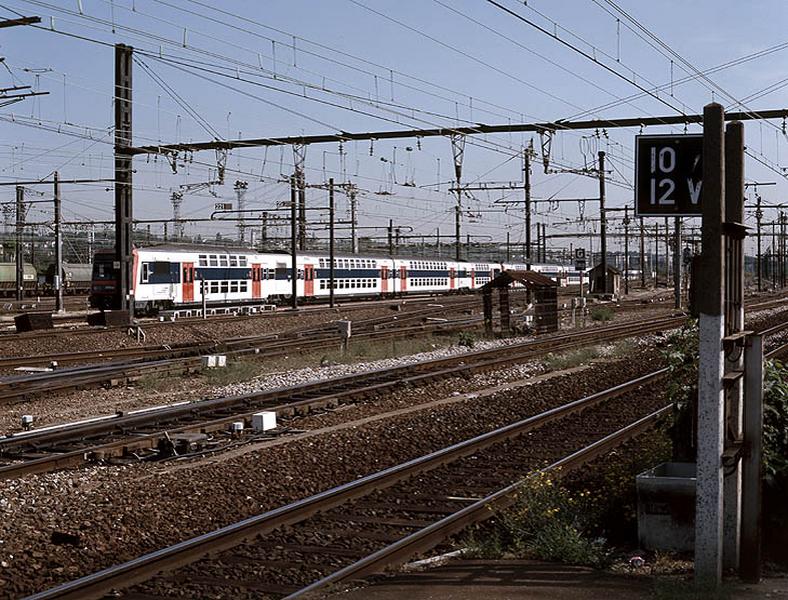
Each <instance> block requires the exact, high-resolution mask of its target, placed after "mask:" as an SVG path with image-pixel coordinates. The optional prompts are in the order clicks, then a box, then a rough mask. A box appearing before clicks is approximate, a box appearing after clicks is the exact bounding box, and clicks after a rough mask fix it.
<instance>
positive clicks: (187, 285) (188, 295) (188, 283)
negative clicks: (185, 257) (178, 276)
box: [183, 263, 194, 302]
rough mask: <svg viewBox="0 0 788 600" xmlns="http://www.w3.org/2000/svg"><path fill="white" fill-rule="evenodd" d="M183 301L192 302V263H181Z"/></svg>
mask: <svg viewBox="0 0 788 600" xmlns="http://www.w3.org/2000/svg"><path fill="white" fill-rule="evenodd" d="M183 301H184V302H194V263H183Z"/></svg>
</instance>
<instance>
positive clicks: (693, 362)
mask: <svg viewBox="0 0 788 600" xmlns="http://www.w3.org/2000/svg"><path fill="white" fill-rule="evenodd" d="M662 353H663V356H664V358H665V360H666V361H667V363H668V376H667V396H668V400H670V401H671V402H672V403H673V418H672V421H673V424H672V426H671V438H672V439H673V458H674V460H678V461H689V462H694V461H695V448H694V446H693V439H694V436H693V423H694V419H695V412H696V410H695V406H696V403H697V398H698V323H697V321H691V322H689V323H688V324H687V325H685V326H684V327H682V328H681V329H679V330H677V331H674V332H672V333H671V334H670V335H669V336H668V338H667V340H666V343H665V348H664V349H663V352H662Z"/></svg>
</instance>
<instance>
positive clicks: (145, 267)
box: [140, 263, 150, 283]
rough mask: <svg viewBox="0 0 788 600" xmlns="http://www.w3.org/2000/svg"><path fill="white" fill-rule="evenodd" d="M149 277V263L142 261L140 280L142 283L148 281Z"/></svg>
mask: <svg viewBox="0 0 788 600" xmlns="http://www.w3.org/2000/svg"><path fill="white" fill-rule="evenodd" d="M149 279H150V263H142V278H141V279H140V281H141V282H142V283H148V280H149Z"/></svg>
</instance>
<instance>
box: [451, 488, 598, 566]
mask: <svg viewBox="0 0 788 600" xmlns="http://www.w3.org/2000/svg"><path fill="white" fill-rule="evenodd" d="M596 513H597V510H596V508H595V506H594V503H593V501H592V500H591V498H590V495H589V493H588V492H580V493H579V494H576V495H572V494H571V493H570V492H569V491H568V490H567V489H565V488H563V487H560V486H557V485H555V484H554V483H553V481H552V479H551V477H550V475H548V474H545V473H540V474H538V475H536V476H533V477H531V478H529V479H528V480H526V481H524V482H523V485H522V488H521V489H520V491H519V492H518V495H517V499H516V501H515V503H514V505H513V506H512V507H510V508H509V509H507V510H505V511H503V512H502V513H501V514H500V515H499V516H498V517H497V519H496V521H495V525H494V527H493V529H492V531H489V532H487V533H486V534H485V535H484V537H482V536H480V535H479V534H478V533H472V534H471V536H470V537H469V538H468V540H467V543H468V545H469V546H470V550H471V553H472V554H474V555H476V556H480V557H487V558H489V557H492V556H496V555H497V556H501V555H503V554H510V555H514V556H517V557H522V558H536V559H541V560H551V561H560V562H564V563H567V564H572V565H589V566H594V567H599V566H602V565H603V564H605V563H606V562H607V560H608V555H609V552H608V550H607V548H606V544H605V540H603V539H602V538H596V539H593V538H591V537H590V532H591V530H592V529H593V528H595V523H594V520H595V519H594V515H595V514H596Z"/></svg>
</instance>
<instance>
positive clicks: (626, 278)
mask: <svg viewBox="0 0 788 600" xmlns="http://www.w3.org/2000/svg"><path fill="white" fill-rule="evenodd" d="M624 293H625V294H629V206H624Z"/></svg>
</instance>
